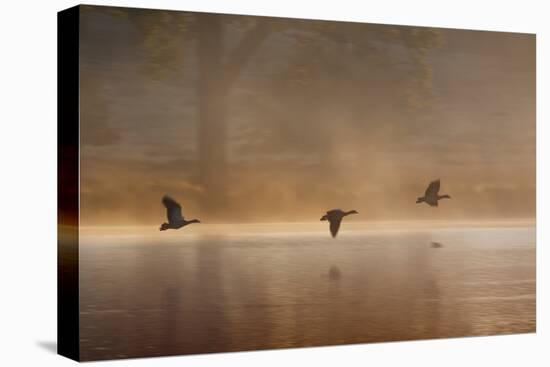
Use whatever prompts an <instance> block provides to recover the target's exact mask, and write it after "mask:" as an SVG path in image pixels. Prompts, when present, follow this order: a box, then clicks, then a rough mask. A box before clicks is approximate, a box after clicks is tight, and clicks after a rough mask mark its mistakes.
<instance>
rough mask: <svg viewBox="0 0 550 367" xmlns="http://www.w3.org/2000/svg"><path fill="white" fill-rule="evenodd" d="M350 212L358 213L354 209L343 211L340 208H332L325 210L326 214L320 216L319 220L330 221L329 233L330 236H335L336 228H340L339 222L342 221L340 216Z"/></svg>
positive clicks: (342, 216)
mask: <svg viewBox="0 0 550 367" xmlns="http://www.w3.org/2000/svg"><path fill="white" fill-rule="evenodd" d="M350 214H359V213H358V212H357V211H356V210H350V211H349V212H345V211H343V210H342V209H332V210H329V211H328V212H327V214H325V215H323V216H322V217H321V220H328V222H329V223H330V234H332V237H336V235H337V234H338V230H339V229H340V223H342V218H344V217H345V216H346V215H350Z"/></svg>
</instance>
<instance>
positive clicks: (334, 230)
mask: <svg viewBox="0 0 550 367" xmlns="http://www.w3.org/2000/svg"><path fill="white" fill-rule="evenodd" d="M340 223H342V218H339V219H332V220H331V221H330V234H331V235H332V237H336V235H337V234H338V230H339V229H340Z"/></svg>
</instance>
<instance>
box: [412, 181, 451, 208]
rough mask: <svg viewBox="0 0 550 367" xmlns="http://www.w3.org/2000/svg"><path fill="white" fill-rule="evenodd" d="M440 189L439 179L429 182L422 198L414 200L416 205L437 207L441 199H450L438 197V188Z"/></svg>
mask: <svg viewBox="0 0 550 367" xmlns="http://www.w3.org/2000/svg"><path fill="white" fill-rule="evenodd" d="M440 187H441V181H440V180H439V179H437V180H435V181H432V182H430V185H428V188H427V189H426V192H425V193H424V196H421V197H419V198H417V199H416V203H417V204H419V203H422V202H424V203H426V204H428V205H429V206H437V202H438V201H439V200H441V199H450V198H451V197H450V196H449V195H439V188H440Z"/></svg>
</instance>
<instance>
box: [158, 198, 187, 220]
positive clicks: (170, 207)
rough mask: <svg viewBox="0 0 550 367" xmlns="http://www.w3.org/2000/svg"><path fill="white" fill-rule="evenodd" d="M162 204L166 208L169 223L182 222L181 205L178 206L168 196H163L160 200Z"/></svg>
mask: <svg viewBox="0 0 550 367" xmlns="http://www.w3.org/2000/svg"><path fill="white" fill-rule="evenodd" d="M162 204H163V205H164V206H165V207H166V217H167V218H168V222H169V223H175V222H180V221H182V220H183V215H182V214H181V205H179V204H178V203H177V202H176V200H174V199H172V198H171V197H170V196H168V195H164V197H163V198H162Z"/></svg>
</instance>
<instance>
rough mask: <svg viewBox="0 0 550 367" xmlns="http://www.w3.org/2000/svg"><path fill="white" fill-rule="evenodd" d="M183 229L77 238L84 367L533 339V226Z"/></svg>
mask: <svg viewBox="0 0 550 367" xmlns="http://www.w3.org/2000/svg"><path fill="white" fill-rule="evenodd" d="M194 226H195V227H193V226H189V227H186V228H184V229H182V230H179V231H167V232H159V231H158V228H151V229H147V230H143V229H140V230H139V232H138V233H137V234H136V233H135V231H133V230H132V229H131V228H125V229H123V230H114V229H101V230H100V229H97V230H96V229H93V228H90V229H85V230H83V231H82V232H81V238H80V327H81V331H80V338H81V357H82V359H83V360H91V359H111V358H126V357H143V356H160V355H172V354H191V353H210V352H225V351H241V350H255V349H268V348H291V347H306V346H320V345H335V344H349V343H370V342H383V341H395V340H411V339H427V338H444V337H460V336H472V335H494V334H509V333H525V332H534V331H535V327H536V326H535V325H536V322H535V314H536V301H535V289H536V282H535V274H536V261H535V238H536V234H535V228H534V226H532V225H523V224H522V225H518V226H514V225H512V224H507V225H506V226H502V225H492V224H489V225H486V226H483V225H476V226H459V227H455V228H450V227H445V226H434V227H433V228H432V227H430V226H421V227H417V226H414V225H413V226H395V225H394V226H388V227H384V226H382V227H374V228H370V227H369V228H368V229H364V228H363V227H364V226H363V225H362V224H360V223H353V224H351V223H344V224H343V225H342V229H341V233H340V234H339V236H338V237H337V238H336V239H333V238H331V237H330V235H329V233H328V229H327V228H325V227H326V225H320V224H316V223H315V224H308V225H304V226H301V225H299V224H293V225H284V224H266V225H234V226H218V227H216V226H215V225H212V226H210V227H209V225H205V224H199V225H194ZM366 227H368V226H366ZM433 242H437V243H438V244H440V246H437V245H434V244H433Z"/></svg>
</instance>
